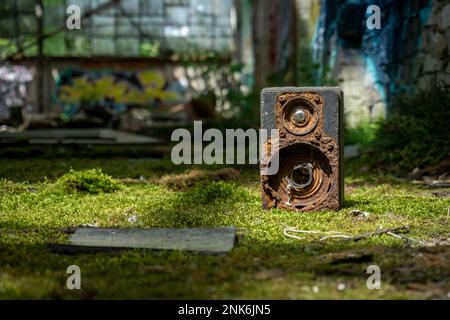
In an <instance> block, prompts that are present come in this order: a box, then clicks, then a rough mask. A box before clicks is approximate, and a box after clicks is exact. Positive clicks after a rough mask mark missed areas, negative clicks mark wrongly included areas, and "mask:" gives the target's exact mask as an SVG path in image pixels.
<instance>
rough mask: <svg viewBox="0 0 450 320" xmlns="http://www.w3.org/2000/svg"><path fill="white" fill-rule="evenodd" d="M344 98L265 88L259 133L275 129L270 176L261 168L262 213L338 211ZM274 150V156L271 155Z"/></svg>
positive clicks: (322, 91)
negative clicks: (273, 168)
mask: <svg viewBox="0 0 450 320" xmlns="http://www.w3.org/2000/svg"><path fill="white" fill-rule="evenodd" d="M342 121H343V93H342V91H341V90H340V89H339V88H334V87H320V88H297V87H280V88H265V89H263V90H262V91H261V128H262V129H278V134H279V141H278V146H277V147H274V146H275V144H274V143H273V141H270V139H269V140H268V141H267V142H266V144H267V146H269V145H270V148H272V150H271V157H274V155H276V156H277V157H278V161H279V162H278V163H279V168H278V171H277V172H276V173H275V174H271V175H266V174H264V173H263V172H265V171H264V170H263V168H264V166H267V163H271V161H267V162H264V164H263V162H261V184H262V203H263V208H265V209H269V208H284V209H291V210H298V211H310V210H327V209H332V210H338V209H340V208H341V207H342V203H343V186H344V185H343V172H342V159H343V157H342V154H343V143H342ZM275 149H276V150H275Z"/></svg>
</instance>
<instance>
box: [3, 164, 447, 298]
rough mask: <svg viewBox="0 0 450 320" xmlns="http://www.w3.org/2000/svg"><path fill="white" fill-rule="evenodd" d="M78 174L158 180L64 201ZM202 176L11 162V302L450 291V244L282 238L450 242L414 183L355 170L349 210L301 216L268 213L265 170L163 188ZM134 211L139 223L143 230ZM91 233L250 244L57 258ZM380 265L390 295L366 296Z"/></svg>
mask: <svg viewBox="0 0 450 320" xmlns="http://www.w3.org/2000/svg"><path fill="white" fill-rule="evenodd" d="M70 167H74V168H76V170H77V171H78V172H84V171H85V170H90V169H92V168H101V169H102V172H104V173H105V174H107V175H109V176H110V178H112V179H114V181H115V179H119V178H136V177H139V176H140V175H144V176H145V177H146V178H147V179H146V181H145V182H143V183H139V184H126V185H123V186H122V187H121V188H119V189H117V190H116V191H115V192H112V193H107V192H100V193H92V194H91V193H87V192H76V193H72V192H70V193H67V192H54V187H53V185H54V183H55V182H59V179H58V177H60V176H61V175H63V174H64V173H67V172H68V171H70ZM197 169H198V170H200V171H202V172H214V171H211V170H210V169H209V167H200V168H197ZM23 170H26V174H25V173H24V172H23ZM191 170H192V167H189V166H187V167H186V166H185V167H183V166H178V167H175V166H173V165H172V164H166V163H165V162H164V161H154V160H111V159H103V160H88V159H84V160H77V161H74V160H64V161H61V162H59V163H55V162H54V161H52V160H42V159H41V160H21V161H18V162H16V163H11V161H10V160H0V176H1V177H4V178H6V179H8V180H5V179H3V180H1V182H0V298H61V299H71V298H80V299H92V298H97V299H100V298H124V299H126V298H144V299H153V298H190V299H201V298H213V299H232V298H233V299H239V298H242V299H244V298H245V299H248V298H255V299H268V298H272V299H282V298H287V299H302V298H304V299H314V298H322V299H346V298H359V299H364V298H367V299H375V298H383V299H405V298H412V299H414V298H443V297H446V294H447V292H448V291H450V274H449V271H448V265H449V264H450V256H449V254H448V253H446V252H449V251H448V246H447V247H446V246H437V247H432V248H421V247H413V248H410V247H406V246H405V243H404V242H403V241H402V240H400V239H395V238H393V237H390V236H386V235H383V236H378V237H373V238H370V239H365V240H362V241H359V242H348V243H347V242H338V241H333V240H331V241H327V242H326V243H318V242H317V241H316V239H315V238H314V237H305V239H302V240H295V239H289V238H287V237H285V236H284V235H283V228H284V226H286V225H287V226H291V227H294V228H297V229H303V230H323V231H327V230H328V231H331V230H334V231H339V232H343V233H346V234H352V235H356V234H359V233H362V232H368V231H373V230H374V229H376V228H379V227H384V228H388V227H396V226H401V225H409V226H411V232H410V234H408V236H411V237H416V238H420V239H434V238H437V237H449V236H450V235H449V231H448V230H449V227H450V221H449V219H447V208H448V207H450V199H449V198H440V197H436V196H434V195H432V194H431V190H429V189H425V188H423V187H420V186H417V185H413V184H411V183H409V182H408V181H405V180H400V179H396V178H393V177H389V176H381V175H375V174H370V175H364V176H362V175H359V174H358V173H356V172H349V170H346V174H347V178H346V186H345V187H346V194H345V196H346V198H345V199H346V200H345V206H344V208H343V209H342V210H341V211H339V212H334V211H322V212H307V213H297V212H291V211H284V210H277V209H275V210H262V209H261V201H260V183H259V176H258V169H257V168H256V167H254V168H248V169H244V168H239V170H240V172H241V173H240V175H239V176H238V177H236V178H234V179H233V180H232V181H221V180H219V181H214V180H213V181H211V180H208V179H206V180H204V181H202V182H201V183H198V184H196V185H194V186H192V187H188V188H182V189H176V188H175V189H172V188H169V187H167V186H166V185H163V184H161V183H159V182H158V180H159V178H160V177H162V176H164V175H165V176H167V175H168V173H169V172H171V171H174V174H173V176H172V177H176V176H178V175H179V174H182V173H188V172H189V171H191ZM27 180H30V181H31V182H27ZM157 182H158V183H157ZM433 191H434V190H433ZM354 209H358V210H363V211H368V212H369V213H370V216H369V218H368V219H358V218H355V217H354V216H352V215H351V214H350V212H351V211H352V210H354ZM130 212H132V213H133V215H136V217H137V221H136V222H134V223H132V222H130V221H129V219H128V218H129V214H130ZM80 224H96V225H99V226H101V227H122V228H129V227H143V228H151V227H194V226H195V227H204V226H231V225H232V226H236V227H237V229H238V238H239V241H238V242H237V243H236V245H235V248H234V249H233V250H232V252H231V253H230V254H228V255H226V256H219V257H215V256H202V255H195V254H187V253H183V252H157V253H142V252H140V251H130V252H124V253H119V254H97V255H89V254H80V255H60V254H56V253H52V252H49V251H47V250H46V244H48V243H54V242H60V241H64V240H66V239H67V237H68V235H67V234H66V233H65V232H64V230H65V229H66V228H68V227H73V226H78V225H80ZM355 256H362V257H363V258H364V259H355V258H354V257H355ZM365 257H369V258H365ZM348 261H352V262H351V263H349V262H348ZM72 264H76V265H78V266H79V267H80V268H81V271H82V290H79V291H78V290H73V291H71V290H67V288H66V286H65V284H66V280H67V276H68V275H67V273H66V269H67V267H68V266H69V265H72ZM370 264H377V265H379V266H380V268H381V270H382V288H381V290H368V289H367V287H366V280H367V277H368V274H367V273H366V268H367V267H368V265H370ZM342 283H343V284H345V289H344V290H342V285H340V284H342ZM339 288H341V289H339Z"/></svg>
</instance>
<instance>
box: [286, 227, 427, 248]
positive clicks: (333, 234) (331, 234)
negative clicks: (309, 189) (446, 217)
mask: <svg viewBox="0 0 450 320" xmlns="http://www.w3.org/2000/svg"><path fill="white" fill-rule="evenodd" d="M409 230H410V227H409V226H400V227H395V228H386V229H378V230H375V231H372V232H366V233H362V234H358V235H356V236H350V235H347V234H344V233H342V232H339V231H317V230H297V229H294V228H291V227H289V226H285V227H284V230H283V234H284V235H285V236H286V237H288V238H292V239H297V240H303V239H304V238H305V237H299V236H296V235H293V234H291V233H301V234H318V235H322V236H321V237H320V238H319V241H324V240H328V239H335V238H341V240H340V241H360V240H363V239H367V238H370V237H374V236H379V235H383V234H387V235H390V236H392V237H395V238H397V239H402V240H406V241H409V242H413V241H415V242H419V243H420V244H426V242H425V241H423V240H419V239H415V238H408V237H405V236H402V235H399V234H397V233H403V232H409Z"/></svg>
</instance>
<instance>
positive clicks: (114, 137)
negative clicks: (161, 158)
mask: <svg viewBox="0 0 450 320" xmlns="http://www.w3.org/2000/svg"><path fill="white" fill-rule="evenodd" d="M17 140H19V141H20V140H25V141H27V142H28V143H30V144H124V145H130V144H154V143H161V140H159V139H156V138H152V137H146V136H141V135H137V134H131V133H127V132H121V131H116V130H111V129H101V128H99V129H95V128H93V129H88V128H86V129H39V130H25V131H22V132H14V133H12V132H1V133H0V142H2V143H8V142H14V141H17Z"/></svg>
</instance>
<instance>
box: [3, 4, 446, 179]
mask: <svg viewBox="0 0 450 320" xmlns="http://www.w3.org/2000/svg"><path fill="white" fill-rule="evenodd" d="M71 4H75V5H78V6H79V7H80V9H81V29H80V30H68V29H67V27H66V20H67V17H68V16H69V15H68V14H67V13H66V8H67V7H68V6H69V5H71ZM373 4H376V5H378V6H379V7H380V9H381V29H379V30H369V29H368V28H367V27H366V20H367V18H368V14H367V13H366V8H367V7H368V6H369V5H373ZM0 6H1V10H0V12H1V14H0V56H1V65H0V88H1V92H2V94H1V97H0V119H1V120H0V123H1V124H0V125H2V126H1V131H3V132H7V133H8V134H5V135H2V136H1V141H2V142H3V143H5V142H7V143H8V146H11V145H12V144H14V143H17V142H20V143H21V144H22V146H23V143H24V141H28V144H29V145H30V144H32V145H35V146H36V150H37V149H39V148H38V146H42V145H44V144H45V148H44V149H46V150H47V149H48V146H49V145H55V144H64V145H73V144H78V145H83V144H84V145H89V144H92V143H97V144H99V145H100V144H102V143H101V142H102V141H103V142H104V140H105V139H104V136H105V135H106V136H108V137H109V138H108V139H109V140H110V142H111V141H113V140H114V139H116V140H117V139H119V138H111V135H113V136H114V134H112V133H111V132H109V133H107V134H105V133H103V134H102V133H99V131H98V130H97V131H95V130H94V131H92V130H91V131H85V133H82V132H80V131H71V132H69V133H67V131H65V132H64V135H63V136H61V134H60V133H55V132H56V131H52V133H49V132H45V131H44V132H42V131H41V132H39V133H38V137H36V131H30V130H33V129H41V130H42V129H55V128H59V129H61V128H70V129H79V128H85V129H86V128H91V129H92V128H109V129H112V130H115V131H116V130H119V131H121V132H129V133H136V134H139V135H144V136H147V137H151V138H153V140H147V142H148V143H152V144H154V145H158V143H157V141H158V142H159V146H158V148H157V149H156V150H157V151H155V152H152V155H155V154H157V155H158V156H165V155H167V152H168V150H169V148H164V147H165V146H166V147H167V145H168V142H169V140H170V139H169V138H170V133H171V131H172V130H173V128H176V127H188V128H189V127H190V126H191V124H192V121H193V120H196V119H203V120H205V121H206V122H207V123H208V125H211V126H215V127H219V128H225V127H244V128H246V127H255V128H256V127H258V126H259V90H260V89H261V88H263V87H266V86H284V85H293V86H320V85H336V86H340V87H341V88H342V89H343V91H344V92H345V113H346V130H345V132H346V144H348V145H352V146H354V145H357V146H359V147H361V146H366V145H368V144H372V145H371V147H373V148H375V146H374V145H373V141H374V140H377V141H378V142H381V146H378V149H379V150H389V148H391V149H395V148H397V149H398V148H399V147H400V146H401V145H404V141H403V140H402V136H405V135H408V136H409V140H408V141H409V142H411V143H412V142H413V140H414V139H413V137H416V138H417V139H419V137H420V136H423V131H426V135H428V134H429V137H428V138H425V139H423V138H421V140H420V141H418V144H420V145H421V146H415V147H413V149H414V150H415V151H414V152H415V153H413V154H407V155H395V154H394V156H390V157H389V159H390V161H398V160H399V159H400V160H410V159H411V158H414V157H417V156H420V157H422V160H417V161H415V163H410V164H408V165H406V168H404V169H405V170H406V171H411V170H412V169H414V168H415V167H417V166H423V165H427V164H430V163H438V162H439V161H441V160H443V159H445V158H446V157H447V155H448V151H449V150H448V147H447V146H442V141H444V140H443V139H444V138H445V135H447V133H448V129H447V127H448V125H447V124H448V121H445V122H443V121H444V120H442V118H444V119H445V118H446V112H447V113H448V108H447V107H446V106H448V95H447V96H446V95H445V92H447V91H448V86H449V84H450V69H449V68H450V65H449V47H450V19H449V17H450V4H449V3H448V1H444V0H411V1H402V2H399V1H394V0H378V1H363V0H360V1H357V0H340V1H331V0H302V1H300V0H297V1H295V0H281V1H268V0H261V1H250V0H242V1H237V0H236V1H232V0H226V1H218V0H214V1H207V0H151V1H150V0H129V1H120V0H112V1H106V0H105V1H101V0H78V1H64V0H7V1H2V2H1V4H0ZM437 94H443V96H442V97H441V98H440V99H435V98H433V97H436V95H437ZM426 95H428V96H429V97H428V98H426V97H425V98H423V97H424V96H426ZM419 97H422V98H423V99H422V100H420V101H417V100H414V99H419ZM405 98H408V99H409V101H408V102H406V103H404V100H405ZM427 99H428V100H427ZM436 100H439V101H437V102H438V103H440V105H438V106H433V107H431V106H429V105H430V104H431V105H432V104H433V103H436ZM402 104H403V107H402ZM405 105H406V106H405ZM413 111H414V112H413ZM411 112H413V114H411ZM398 114H400V115H402V116H406V117H407V122H408V121H409V122H408V123H407V124H404V122H405V119H403V120H402V119H400V120H398V119H395V116H396V115H398ZM411 117H412V118H413V120H411ZM417 117H419V118H417ZM433 117H434V118H433ZM386 118H387V119H388V121H387V122H388V129H385V127H386V122H385V121H384V119H386ZM390 119H394V120H395V121H394V120H392V121H394V122H393V126H394V129H393V128H391V127H392V125H391V127H389V125H390V123H389V121H390ZM420 119H421V120H420ZM423 119H429V121H428V120H427V121H423ZM447 119H448V118H447ZM402 121H403V122H402ZM411 121H413V122H414V121H417V122H418V123H419V126H420V125H422V124H423V123H425V122H427V123H429V124H430V125H431V127H430V126H425V128H422V129H420V130H419V131H421V132H422V133H420V132H404V131H405V130H406V129H408V128H410V127H411V125H412V124H411ZM436 121H437V122H436ZM391 124H392V123H391ZM414 124H416V123H414ZM412 126H414V125H412ZM432 127H434V128H437V131H439V130H440V131H439V132H438V133H437V134H436V133H435V132H434V131H435V130H434V128H432ZM24 130H25V132H26V133H25V134H24V133H23V132H24ZM21 132H22V133H21ZM59 132H61V131H59ZM380 132H381V133H380ZM9 133H14V134H9ZM392 133H393V134H392ZM55 135H56V136H55ZM396 135H398V136H396ZM33 138H35V139H33ZM36 138H37V139H36ZM128 138H129V139H132V137H131V136H128ZM385 138H386V139H385ZM64 139H69V141H66V140H64ZM70 139H71V140H70ZM82 139H84V140H83V141H81V140H82ZM102 139H103V140H102ZM127 141H131V140H127ZM143 141H145V140H141V142H143ZM116 142H117V141H116ZM430 142H431V143H430ZM111 144H112V142H111ZM138 144H139V143H138V142H136V145H138ZM447 145H448V144H447ZM426 147H427V148H428V149H433V150H431V153H426V154H425V155H424V153H423V150H424V148H426ZM348 150H354V149H348ZM427 151H428V150H427ZM25 153H26V152H25ZM351 153H352V152H350V151H349V154H351ZM11 154H14V152H12V153H11V152H9V153H8V152H6V153H3V155H11ZM22 154H23V152H22ZM138 154H139V152H138ZM355 154H359V152H356V153H355ZM35 155H36V154H35ZM37 155H41V153H38V154H37ZM427 155H428V157H429V159H428V160H425V158H423V157H426V156H427ZM399 157H400V158H399ZM382 160H383V161H384V160H386V159H382Z"/></svg>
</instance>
